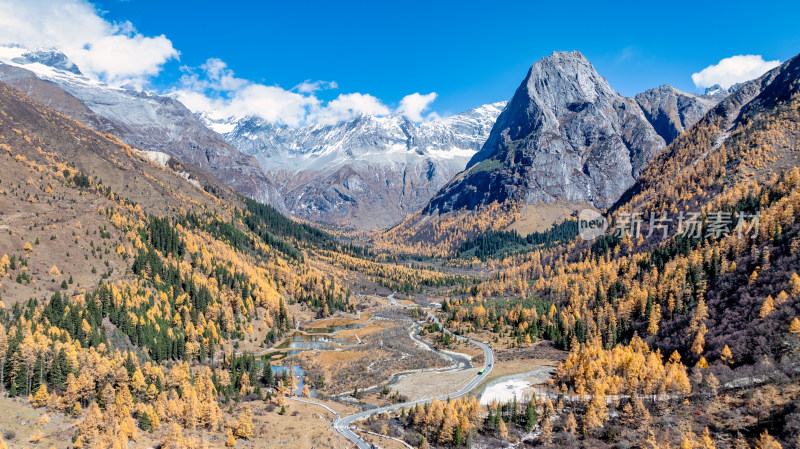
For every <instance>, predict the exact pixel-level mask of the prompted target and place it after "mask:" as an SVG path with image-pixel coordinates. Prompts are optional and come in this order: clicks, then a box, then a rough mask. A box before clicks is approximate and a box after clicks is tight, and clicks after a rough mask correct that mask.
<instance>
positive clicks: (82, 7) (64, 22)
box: [0, 0, 178, 85]
mask: <svg viewBox="0 0 800 449" xmlns="http://www.w3.org/2000/svg"><path fill="white" fill-rule="evenodd" d="M0 11H2V14H0V43H6V44H11V43H13V44H19V45H21V46H23V47H26V48H37V47H45V48H51V47H52V48H56V49H58V50H60V51H61V52H63V53H64V54H66V55H67V57H69V58H70V59H71V60H72V61H73V62H75V64H77V65H78V67H79V68H80V69H81V71H82V72H83V73H84V74H87V75H88V76H91V77H94V78H96V79H101V80H103V81H106V82H108V83H110V84H116V85H119V84H123V83H131V82H132V83H138V84H142V83H144V81H145V80H146V79H147V78H149V77H152V76H155V75H157V74H158V73H159V72H160V71H161V67H162V65H163V64H164V63H165V62H167V61H169V60H170V59H173V58H177V57H178V51H177V50H175V48H174V47H173V46H172V42H171V41H170V40H169V39H167V38H166V37H165V36H164V35H161V36H154V37H148V36H144V35H142V34H140V33H138V32H137V31H136V30H135V29H134V28H133V25H132V24H131V23H130V22H123V23H111V22H108V21H106V20H105V19H103V18H102V17H101V16H100V14H99V13H98V11H97V9H95V7H94V6H93V5H92V4H90V3H89V2H88V1H86V0H25V1H14V0H0Z"/></svg>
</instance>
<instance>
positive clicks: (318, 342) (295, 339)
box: [275, 332, 356, 355]
mask: <svg viewBox="0 0 800 449" xmlns="http://www.w3.org/2000/svg"><path fill="white" fill-rule="evenodd" d="M355 343H356V340H355V338H353V337H334V336H331V335H328V334H308V333H305V332H295V333H294V334H293V335H292V337H291V338H288V339H286V340H284V341H283V342H281V344H279V345H277V346H275V349H297V350H309V349H314V350H320V351H332V350H334V349H340V348H341V347H342V346H350V345H353V344H355ZM297 352H299V351H297ZM297 352H294V353H295V354H296V353H297ZM292 353H293V351H289V355H292Z"/></svg>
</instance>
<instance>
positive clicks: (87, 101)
mask: <svg viewBox="0 0 800 449" xmlns="http://www.w3.org/2000/svg"><path fill="white" fill-rule="evenodd" d="M0 81H3V82H5V83H7V84H9V85H11V86H13V87H14V88H16V89H18V90H21V91H23V92H24V93H26V94H28V95H30V96H31V97H33V98H35V99H36V100H38V101H40V102H43V103H45V104H47V105H48V106H51V107H53V108H55V109H57V110H59V111H60V112H62V113H64V114H67V115H69V116H71V117H73V118H75V119H76V120H78V121H81V122H82V123H84V124H86V125H87V126H90V127H92V128H94V129H95V130H97V131H100V132H107V133H111V134H114V135H116V136H117V137H119V138H120V139H122V140H123V141H124V142H126V143H128V144H129V145H131V146H133V147H135V148H138V149H141V150H145V151H155V152H161V153H165V154H167V155H169V156H170V157H174V158H176V159H178V160H179V161H181V162H182V163H183V164H186V165H189V166H193V167H195V168H196V169H199V170H201V171H203V172H205V173H208V174H210V175H212V176H214V177H216V178H217V179H219V180H220V181H222V182H224V183H227V184H229V185H231V186H232V187H234V188H236V189H237V190H239V191H240V192H242V193H244V194H246V195H248V196H251V197H254V198H256V199H259V200H262V201H271V202H279V201H277V200H276V198H275V197H274V191H273V190H272V189H271V187H270V185H269V183H268V181H267V179H266V177H265V176H264V175H263V173H262V172H261V169H260V168H259V166H258V163H257V162H256V161H255V159H253V158H251V157H249V156H246V155H244V154H242V153H240V152H239V151H237V150H236V149H235V148H234V147H232V146H231V145H230V144H228V143H227V142H225V140H224V139H223V138H222V136H220V135H219V134H217V133H216V132H214V131H212V130H210V129H208V128H207V127H206V126H205V124H204V123H203V122H202V121H201V120H200V119H199V118H198V117H197V116H195V114H193V113H192V112H191V111H189V109H187V108H186V107H185V106H184V105H183V104H182V103H180V102H179V101H177V100H174V99H172V98H169V97H165V96H159V95H156V94H154V93H151V92H146V91H143V90H136V89H133V88H125V87H122V88H121V87H113V86H109V85H107V84H104V83H102V82H99V81H97V80H93V79H90V78H88V77H86V76H84V75H82V74H81V71H80V70H79V68H78V67H77V66H76V65H75V64H74V63H73V62H72V61H70V60H69V59H68V58H67V57H66V56H65V55H64V54H62V53H60V52H58V51H56V50H51V49H40V50H27V49H24V48H20V47H9V46H0Z"/></svg>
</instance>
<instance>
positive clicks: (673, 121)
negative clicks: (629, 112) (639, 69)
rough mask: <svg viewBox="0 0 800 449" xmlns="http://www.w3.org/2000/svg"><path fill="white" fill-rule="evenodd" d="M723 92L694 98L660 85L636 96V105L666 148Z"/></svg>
mask: <svg viewBox="0 0 800 449" xmlns="http://www.w3.org/2000/svg"><path fill="white" fill-rule="evenodd" d="M727 93H728V92H727V91H726V90H723V89H721V88H720V89H719V90H714V91H711V92H710V94H709V95H694V94H689V93H686V92H681V91H680V90H678V89H676V88H674V87H672V86H661V87H657V88H655V89H650V90H648V91H645V92H642V93H640V94H639V95H637V96H636V103H638V104H639V107H641V108H642V111H643V112H644V115H645V117H647V120H648V121H649V122H650V124H651V125H653V128H654V129H655V131H656V132H657V133H658V135H659V136H661V137H662V138H663V139H664V141H666V143H667V145H669V144H670V143H672V141H673V140H675V139H676V138H677V137H678V136H679V135H681V133H682V132H684V131H685V130H686V129H688V128H689V127H690V126H692V125H693V124H695V123H696V122H697V121H698V120H700V118H702V117H703V116H704V115H705V114H706V112H708V110H709V109H711V108H713V107H714V106H716V105H717V103H719V102H720V100H722V99H723V98H725V96H726V95H727Z"/></svg>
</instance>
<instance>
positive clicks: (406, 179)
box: [215, 102, 505, 228]
mask: <svg viewBox="0 0 800 449" xmlns="http://www.w3.org/2000/svg"><path fill="white" fill-rule="evenodd" d="M504 107H505V102H499V103H493V104H487V105H484V106H481V107H479V108H476V109H472V110H469V111H466V112H464V113H461V114H457V115H453V116H451V117H447V118H443V119H437V120H433V121H428V122H423V123H421V124H418V125H417V124H415V123H413V122H411V121H410V120H408V119H407V118H405V117H403V116H399V115H392V116H387V117H374V116H369V115H362V116H360V117H357V118H355V119H352V120H349V121H345V122H341V123H338V124H335V125H320V124H312V125H308V126H305V127H301V128H289V127H286V126H276V125H274V124H271V123H268V122H265V121H263V120H261V119H258V118H254V117H249V118H245V119H242V120H240V121H239V122H238V123H236V126H235V128H234V129H233V131H231V132H229V133H226V134H224V136H225V139H226V140H227V141H228V142H229V143H230V144H232V145H233V146H235V147H236V148H238V149H239V150H240V151H242V152H244V153H246V154H248V155H251V156H253V157H255V158H256V159H257V160H258V162H259V163H260V165H261V167H262V168H263V170H264V171H265V173H266V174H267V175H268V176H269V178H270V180H271V181H272V182H273V183H274V185H276V186H279V187H278V189H279V193H280V196H281V197H282V199H283V203H284V206H285V207H286V210H287V211H288V212H289V213H291V214H293V215H297V216H299V217H302V218H306V219H310V220H318V221H325V222H333V223H344V224H349V225H353V226H356V227H363V228H371V227H383V226H389V225H392V224H395V223H398V222H399V221H401V220H402V219H403V217H404V216H405V215H406V214H408V213H412V212H415V211H417V210H418V209H419V208H420V207H422V206H423V205H424V204H425V203H426V202H427V201H428V200H429V199H430V197H431V196H432V195H433V194H434V193H435V192H436V191H437V190H438V189H439V188H440V187H441V186H443V185H444V184H445V183H446V182H447V181H449V180H450V179H451V178H452V177H453V176H454V175H455V174H456V173H458V172H460V171H461V170H463V169H464V167H465V166H466V164H467V161H469V159H470V158H471V157H472V156H473V155H474V154H475V152H476V151H477V150H478V149H480V148H481V146H482V145H483V143H484V141H485V140H486V138H487V137H488V135H489V132H490V131H491V129H492V126H493V125H494V122H495V120H496V119H497V116H498V115H499V114H500V112H502V110H503V108H504ZM215 125H216V126H224V124H221V123H216V124H215Z"/></svg>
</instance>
